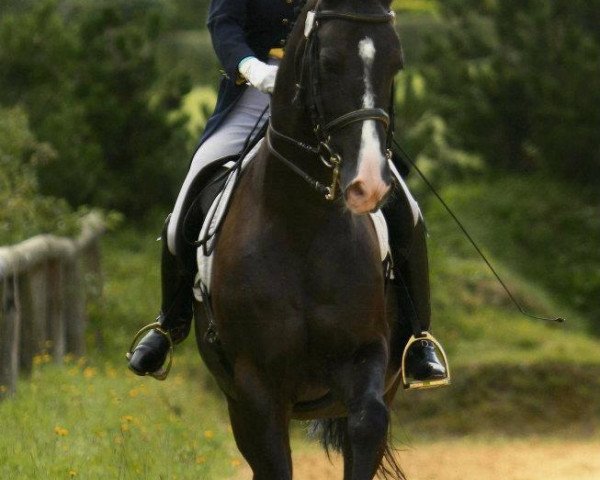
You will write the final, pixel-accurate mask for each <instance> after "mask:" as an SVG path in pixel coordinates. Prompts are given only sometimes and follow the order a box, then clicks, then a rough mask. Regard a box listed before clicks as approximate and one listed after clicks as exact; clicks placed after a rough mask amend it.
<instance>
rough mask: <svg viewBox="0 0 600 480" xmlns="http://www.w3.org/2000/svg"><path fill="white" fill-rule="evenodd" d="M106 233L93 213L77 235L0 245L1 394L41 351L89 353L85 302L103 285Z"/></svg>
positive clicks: (60, 356) (60, 357) (56, 358)
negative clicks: (102, 244) (102, 248)
mask: <svg viewBox="0 0 600 480" xmlns="http://www.w3.org/2000/svg"><path fill="white" fill-rule="evenodd" d="M103 232H104V222H103V221H102V218H101V216H99V215H97V214H93V213H92V214H90V215H88V216H87V217H86V218H85V219H84V221H83V225H82V231H81V234H80V235H79V237H78V238H76V239H68V238H59V237H55V236H53V235H40V236H37V237H34V238H31V239H29V240H26V241H24V242H22V243H19V244H18V245H14V246H10V247H0V399H2V398H3V397H5V396H7V395H10V394H12V393H14V391H15V389H16V383H17V378H18V376H19V374H20V373H21V372H22V373H25V374H27V373H30V372H31V369H32V366H33V362H34V359H35V358H36V356H40V355H42V356H43V355H50V356H51V358H52V359H53V361H55V362H57V363H61V362H62V361H63V358H64V356H65V354H67V353H71V354H74V355H83V354H84V353H85V327H86V302H87V300H89V298H90V296H98V297H99V295H100V294H101V289H102V272H101V268H100V244H99V243H100V237H101V236H102V234H103ZM38 358H40V357H38ZM46 358H48V357H46Z"/></svg>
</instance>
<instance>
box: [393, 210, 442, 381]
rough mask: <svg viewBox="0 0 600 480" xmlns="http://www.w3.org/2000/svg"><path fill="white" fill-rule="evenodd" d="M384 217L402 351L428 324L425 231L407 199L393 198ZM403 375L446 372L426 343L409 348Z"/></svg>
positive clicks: (417, 376)
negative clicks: (415, 334) (386, 224)
mask: <svg viewBox="0 0 600 480" xmlns="http://www.w3.org/2000/svg"><path fill="white" fill-rule="evenodd" d="M383 213H384V215H385V218H386V220H387V223H388V229H389V237H390V246H391V250H392V256H393V259H394V279H393V280H392V282H391V287H392V288H393V290H394V292H395V293H396V298H397V301H398V307H399V317H400V318H399V320H398V321H399V330H400V333H399V335H398V336H397V338H399V341H400V342H401V343H402V349H404V345H406V343H407V342H408V339H409V338H410V337H411V335H413V334H414V333H421V332H427V331H428V330H429V327H430V322H431V303H430V288H429V263H428V259H427V238H426V230H425V224H424V223H423V220H422V219H421V218H420V219H419V221H418V222H417V224H416V225H414V224H413V214H412V211H411V209H410V205H409V204H408V202H407V201H406V199H402V198H395V199H394V200H393V201H392V202H390V204H388V205H387V206H386V207H384V209H383ZM406 371H407V374H408V376H409V377H412V378H413V379H415V380H436V379H441V378H445V377H446V368H445V366H444V365H443V364H442V362H440V360H439V358H438V357H437V354H436V350H435V347H434V345H433V344H432V343H431V342H430V341H428V340H421V341H420V342H418V343H416V344H414V345H413V346H412V348H410V350H409V352H408V354H407V359H406Z"/></svg>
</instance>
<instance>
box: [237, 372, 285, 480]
mask: <svg viewBox="0 0 600 480" xmlns="http://www.w3.org/2000/svg"><path fill="white" fill-rule="evenodd" d="M235 370H236V372H235V377H236V390H237V391H238V393H239V397H238V399H237V400H232V399H228V406H229V417H230V419H231V427H232V429H233V434H234V436H235V441H236V444H237V446H238V448H239V450H240V452H242V455H244V458H245V459H246V460H247V461H248V463H249V464H250V467H251V468H252V472H253V473H254V477H253V479H254V480H274V479H277V480H291V478H292V457H291V451H290V442H289V432H288V428H289V413H288V412H287V411H286V409H285V408H284V407H282V406H281V405H280V404H279V402H277V400H276V399H275V397H274V395H273V392H272V391H271V390H270V389H268V388H267V387H266V386H265V384H264V382H262V380H261V378H260V375H258V373H257V372H256V371H254V369H253V368H252V367H250V366H249V365H240V364H237V365H236V369H235Z"/></svg>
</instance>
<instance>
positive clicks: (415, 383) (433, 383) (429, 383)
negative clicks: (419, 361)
mask: <svg viewBox="0 0 600 480" xmlns="http://www.w3.org/2000/svg"><path fill="white" fill-rule="evenodd" d="M421 340H428V341H430V342H431V343H432V344H433V346H434V347H435V349H436V351H437V352H439V353H440V354H441V356H442V359H443V362H444V367H445V368H446V376H445V377H444V378H439V379H435V380H411V379H409V378H408V375H407V374H406V357H407V356H408V352H409V351H410V349H411V347H412V346H413V345H414V344H415V343H417V342H420V341H421ZM446 385H450V364H449V363H448V357H447V356H446V352H445V351H444V349H443V347H442V345H441V344H440V342H438V341H437V340H436V339H435V338H434V337H433V335H431V333H429V332H421V334H420V335H413V336H411V337H410V339H409V340H408V343H407V344H406V347H404V353H402V386H403V387H404V388H405V389H406V390H424V389H428V388H437V387H444V386H446Z"/></svg>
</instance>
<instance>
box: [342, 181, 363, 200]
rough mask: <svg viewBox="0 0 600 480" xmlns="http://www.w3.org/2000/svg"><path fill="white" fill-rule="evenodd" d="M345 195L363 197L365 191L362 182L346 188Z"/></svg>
mask: <svg viewBox="0 0 600 480" xmlns="http://www.w3.org/2000/svg"><path fill="white" fill-rule="evenodd" d="M346 192H347V195H349V196H353V197H358V198H360V197H364V196H365V195H366V194H367V192H366V191H365V188H364V184H363V183H362V182H355V183H353V184H352V185H350V186H349V187H348V189H347V190H346Z"/></svg>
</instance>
